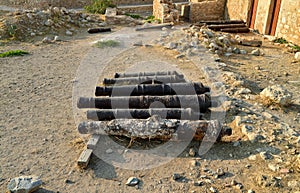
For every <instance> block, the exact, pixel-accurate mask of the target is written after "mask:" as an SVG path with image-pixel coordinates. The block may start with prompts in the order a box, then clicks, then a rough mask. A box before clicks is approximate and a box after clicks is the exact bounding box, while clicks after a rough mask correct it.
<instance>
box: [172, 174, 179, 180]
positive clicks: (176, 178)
mask: <svg viewBox="0 0 300 193" xmlns="http://www.w3.org/2000/svg"><path fill="white" fill-rule="evenodd" d="M172 178H173V180H179V179H180V178H181V175H180V174H177V173H175V174H173V177H172Z"/></svg>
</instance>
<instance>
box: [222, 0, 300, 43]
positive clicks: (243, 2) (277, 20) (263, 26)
mask: <svg viewBox="0 0 300 193" xmlns="http://www.w3.org/2000/svg"><path fill="white" fill-rule="evenodd" d="M225 19H242V20H244V21H247V23H248V25H249V27H250V28H253V29H257V30H258V31H259V32H260V33H261V34H266V35H273V36H276V37H283V38H285V39H287V40H288V41H291V42H293V43H295V44H298V45H300V0H227V5H226V9H225Z"/></svg>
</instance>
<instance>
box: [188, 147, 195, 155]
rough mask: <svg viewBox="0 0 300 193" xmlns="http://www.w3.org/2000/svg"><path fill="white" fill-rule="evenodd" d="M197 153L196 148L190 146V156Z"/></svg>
mask: <svg viewBox="0 0 300 193" xmlns="http://www.w3.org/2000/svg"><path fill="white" fill-rule="evenodd" d="M195 155H196V151H195V150H194V148H190V150H189V156H191V157H195Z"/></svg>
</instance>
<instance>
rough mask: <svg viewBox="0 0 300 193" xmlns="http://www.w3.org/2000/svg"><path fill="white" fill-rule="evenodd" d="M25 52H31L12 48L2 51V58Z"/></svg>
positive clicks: (21, 54) (0, 56)
mask: <svg viewBox="0 0 300 193" xmlns="http://www.w3.org/2000/svg"><path fill="white" fill-rule="evenodd" d="M25 54H29V53H28V52H26V51H23V50H10V51H7V52H3V53H0V58H4V57H12V56H23V55H25Z"/></svg>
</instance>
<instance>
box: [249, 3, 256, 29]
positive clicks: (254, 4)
mask: <svg viewBox="0 0 300 193" xmlns="http://www.w3.org/2000/svg"><path fill="white" fill-rule="evenodd" d="M257 6H258V0H253V2H252V13H251V20H250V25H249V27H250V28H252V29H254V24H255V19H256V13H257Z"/></svg>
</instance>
